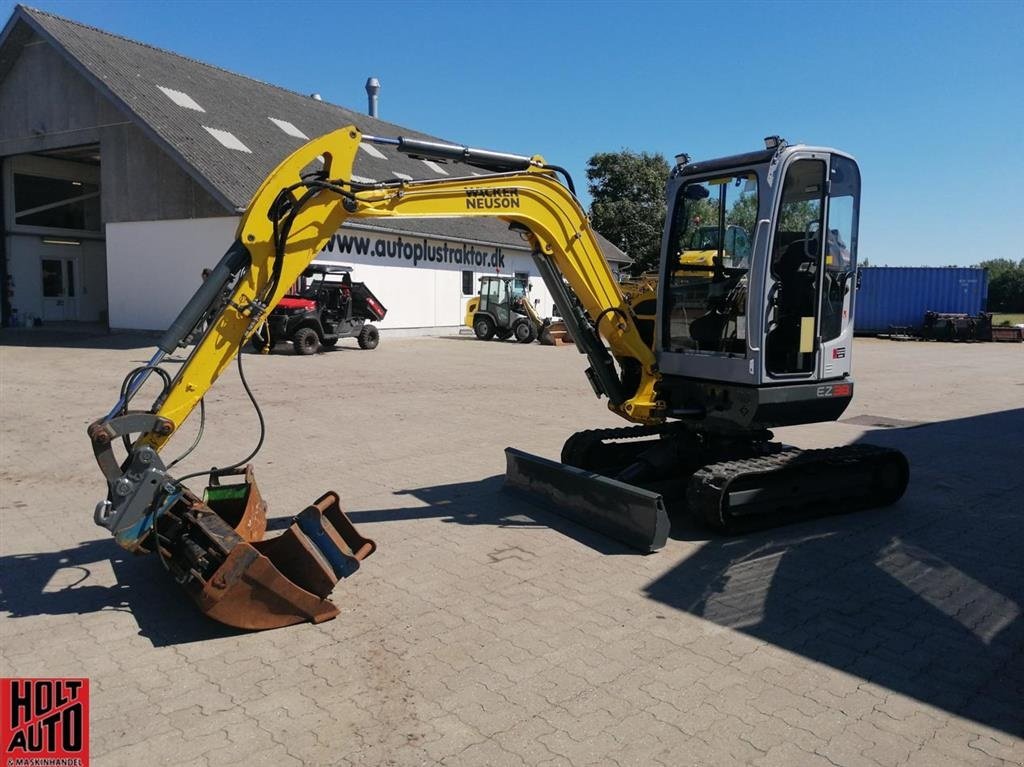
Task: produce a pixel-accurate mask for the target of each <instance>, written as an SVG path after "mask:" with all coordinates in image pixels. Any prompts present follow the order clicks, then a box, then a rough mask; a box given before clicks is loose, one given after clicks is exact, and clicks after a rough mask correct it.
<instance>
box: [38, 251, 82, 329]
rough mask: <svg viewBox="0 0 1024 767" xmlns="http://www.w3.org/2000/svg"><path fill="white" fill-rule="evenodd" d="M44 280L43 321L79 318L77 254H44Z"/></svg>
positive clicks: (67, 320) (74, 319)
mask: <svg viewBox="0 0 1024 767" xmlns="http://www.w3.org/2000/svg"><path fill="white" fill-rule="evenodd" d="M40 265H41V267H42V270H41V274H42V282H43V322H74V321H76V320H78V295H77V291H76V288H75V286H76V285H77V284H78V283H79V282H80V280H79V278H78V258H77V257H76V256H70V257H69V256H54V255H49V256H46V255H44V256H43V257H42V258H41V259H40Z"/></svg>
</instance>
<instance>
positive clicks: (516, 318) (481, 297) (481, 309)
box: [463, 275, 551, 344]
mask: <svg viewBox="0 0 1024 767" xmlns="http://www.w3.org/2000/svg"><path fill="white" fill-rule="evenodd" d="M463 324H464V325H466V326H468V327H471V328H473V333H474V334H475V335H476V337H477V338H479V339H480V340H481V341H490V340H491V339H492V338H497V339H498V340H499V341H507V340H508V339H509V338H515V339H516V341H518V342H519V343H521V344H530V343H533V342H534V341H536V340H538V339H540V341H541V342H542V343H549V342H550V338H551V334H550V333H549V332H548V327H549V326H550V325H551V320H550V319H541V316H540V315H539V314H538V313H537V310H536V309H535V308H534V307H533V304H531V303H530V298H529V295H528V294H527V293H523V292H517V291H516V290H515V283H514V281H513V279H512V278H511V277H498V276H493V275H487V276H485V277H481V278H480V290H479V292H478V293H477V294H476V296H475V297H473V298H471V299H470V300H469V301H467V302H466V317H465V319H464V320H463Z"/></svg>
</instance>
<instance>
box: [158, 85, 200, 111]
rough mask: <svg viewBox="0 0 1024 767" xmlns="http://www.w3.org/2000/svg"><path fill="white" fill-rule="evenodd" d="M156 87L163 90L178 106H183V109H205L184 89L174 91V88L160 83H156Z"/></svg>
mask: <svg viewBox="0 0 1024 767" xmlns="http://www.w3.org/2000/svg"><path fill="white" fill-rule="evenodd" d="M156 87H157V88H159V89H160V90H161V91H163V93H164V95H165V96H166V97H167V98H169V99H170V100H171V101H173V102H174V103H175V104H177V105H178V106H179V107H184V108H185V109H193V110H195V111H196V112H205V111H206V110H205V109H203V108H202V107H201V106H199V104H197V103H196V100H195V99H194V98H192V97H191V96H189V95H188V94H187V93H185V92H184V91H176V90H174V88H165V87H164V86H162V85H158V86H156Z"/></svg>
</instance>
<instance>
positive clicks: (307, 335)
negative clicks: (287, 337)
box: [292, 328, 320, 354]
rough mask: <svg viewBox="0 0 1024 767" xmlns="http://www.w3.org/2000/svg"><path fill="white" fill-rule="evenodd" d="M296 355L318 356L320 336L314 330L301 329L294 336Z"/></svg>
mask: <svg viewBox="0 0 1024 767" xmlns="http://www.w3.org/2000/svg"><path fill="white" fill-rule="evenodd" d="M292 346H294V347H295V353H296V354H316V353H317V352H318V351H320V336H318V335H317V334H316V331H315V330H313V328H299V329H298V330H296V331H295V335H293V336H292Z"/></svg>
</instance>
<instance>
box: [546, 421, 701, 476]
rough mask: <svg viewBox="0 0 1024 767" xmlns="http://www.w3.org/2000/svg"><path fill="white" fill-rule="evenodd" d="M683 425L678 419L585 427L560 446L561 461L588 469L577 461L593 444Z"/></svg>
mask: <svg viewBox="0 0 1024 767" xmlns="http://www.w3.org/2000/svg"><path fill="white" fill-rule="evenodd" d="M684 429H685V425H684V424H682V423H680V422H679V421H672V422H669V423H661V424H655V425H651V426H643V425H640V426H617V427H609V428H606V429H585V430H583V431H578V432H576V433H575V434H573V435H572V436H570V437H569V439H567V440H566V441H565V444H564V445H563V446H562V456H561V458H562V463H567V464H569V465H570V466H575V467H576V468H579V469H587V470H589V469H590V468H591V467H590V466H580V464H579V463H577V461H579V460H580V459H581V458H582V456H584V455H586V453H587V450H588V449H589V448H590V447H592V446H593V445H594V444H597V443H599V442H604V441H605V440H612V439H638V438H641V437H656V436H659V435H661V434H666V433H670V432H674V431H683V430H684Z"/></svg>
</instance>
